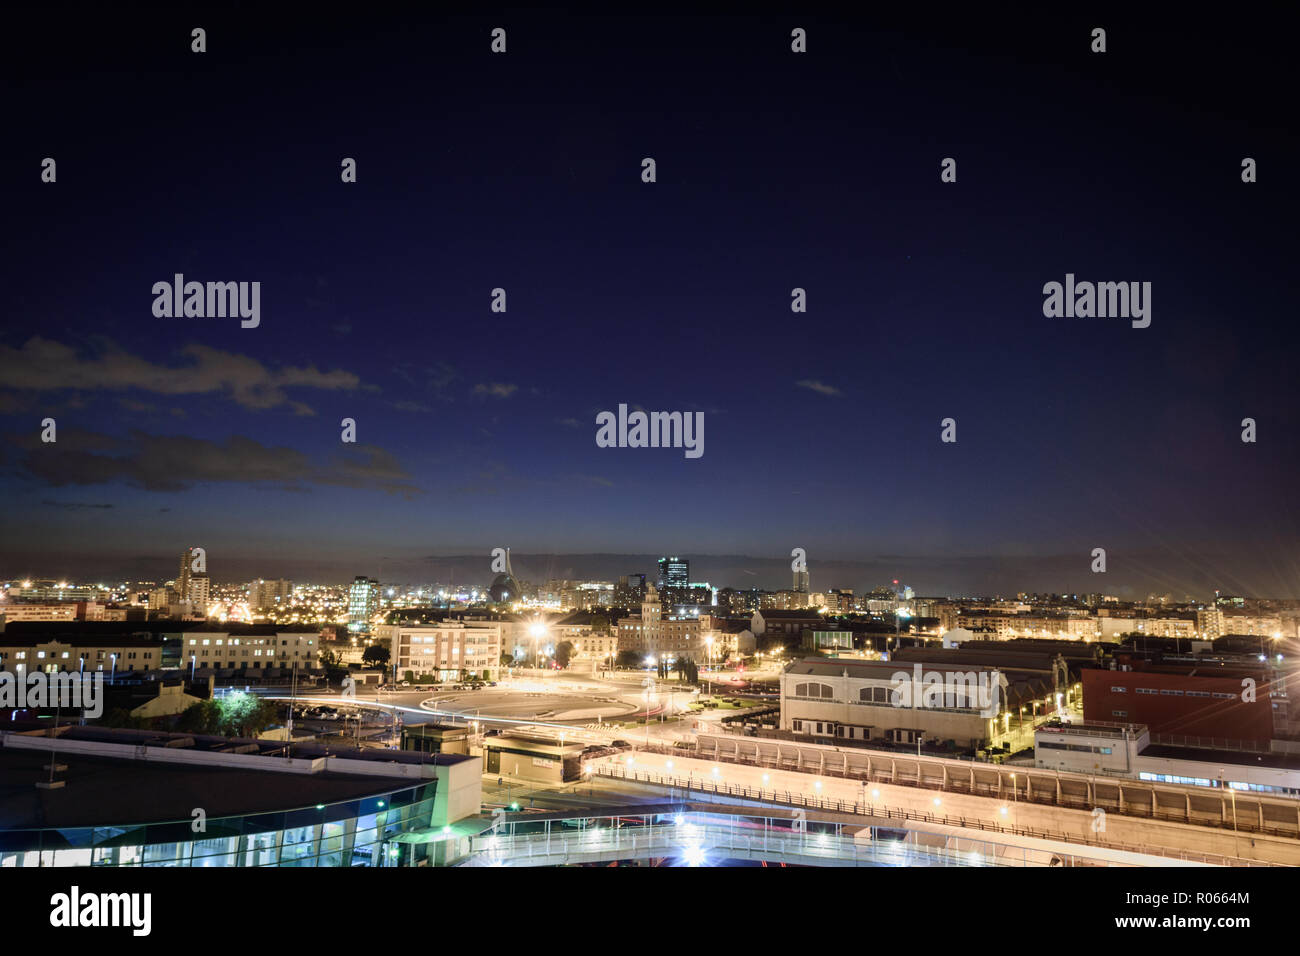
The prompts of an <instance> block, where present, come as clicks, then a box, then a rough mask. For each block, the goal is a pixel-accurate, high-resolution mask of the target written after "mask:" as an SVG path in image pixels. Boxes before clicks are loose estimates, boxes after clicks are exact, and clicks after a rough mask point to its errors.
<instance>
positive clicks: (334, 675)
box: [320, 650, 348, 684]
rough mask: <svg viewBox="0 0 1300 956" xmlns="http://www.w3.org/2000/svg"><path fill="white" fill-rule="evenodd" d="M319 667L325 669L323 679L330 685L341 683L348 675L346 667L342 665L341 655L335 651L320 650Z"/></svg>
mask: <svg viewBox="0 0 1300 956" xmlns="http://www.w3.org/2000/svg"><path fill="white" fill-rule="evenodd" d="M320 665H321V667H323V668H325V679H326V680H327V681H329V682H330V683H331V684H337V683H339V682H341V681H342V680H343V678H344V677H346V676H347V674H348V668H347V665H346V664H344V663H343V655H342V654H339V653H337V652H335V651H327V650H322V651H321V652H320Z"/></svg>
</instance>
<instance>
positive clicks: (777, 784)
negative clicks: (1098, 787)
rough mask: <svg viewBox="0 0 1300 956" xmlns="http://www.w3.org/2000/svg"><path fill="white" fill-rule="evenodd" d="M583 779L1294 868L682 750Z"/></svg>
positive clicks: (1170, 827) (1139, 832) (1298, 858)
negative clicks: (707, 758)
mask: <svg viewBox="0 0 1300 956" xmlns="http://www.w3.org/2000/svg"><path fill="white" fill-rule="evenodd" d="M584 772H585V773H587V774H588V775H589V779H590V777H592V776H594V777H599V778H601V779H606V778H611V779H614V780H621V781H625V782H627V783H629V784H632V785H641V786H649V787H660V788H665V789H667V790H669V792H673V791H674V790H680V791H681V792H682V793H684V794H686V795H688V797H689V798H695V797H697V796H700V797H704V798H705V799H723V800H731V801H733V802H742V803H747V804H762V805H785V806H794V807H800V808H807V809H812V810H828V811H837V812H842V813H849V814H864V815H868V816H874V817H880V818H884V819H896V820H901V821H906V822H907V823H908V824H910V825H923V826H926V827H933V826H936V825H938V826H945V827H955V828H958V829H959V830H961V831H964V832H978V833H1002V834H1006V835H1008V836H1010V837H1012V838H1014V839H1015V840H1017V841H1019V840H1021V839H1043V840H1048V841H1050V842H1052V843H1053V844H1058V845H1060V846H1065V847H1072V848H1073V852H1076V853H1086V852H1092V851H1095V850H1097V849H1105V850H1114V851H1121V852H1134V853H1139V854H1142V855H1146V856H1162V857H1167V858H1170V859H1176V860H1179V861H1182V862H1183V863H1184V864H1186V863H1192V862H1196V863H1205V864H1210V865H1216V866H1258V865H1265V866H1267V865H1296V864H1297V863H1300V842H1297V841H1295V840H1280V839H1275V838H1269V839H1267V840H1266V839H1263V838H1254V839H1251V838H1248V837H1244V836H1241V835H1239V834H1234V833H1233V832H1232V831H1230V830H1229V831H1227V832H1225V831H1223V830H1219V829H1209V828H1205V827H1199V826H1189V825H1186V824H1163V823H1162V824H1153V823H1152V822H1151V821H1149V820H1142V821H1139V820H1125V819H1123V818H1118V819H1117V818H1115V817H1111V816H1108V815H1107V814H1106V813H1105V812H1104V811H1103V810H1100V809H1097V810H1093V811H1085V810H1082V809H1079V810H1074V809H1068V810H1067V809H1062V808H1058V807H1054V806H1042V805H1038V804H1034V803H1029V804H1024V803H1019V802H1017V801H1016V800H1015V798H1014V796H1012V795H1008V796H1006V797H1004V798H1003V799H1001V800H996V799H990V798H989V797H987V796H982V795H970V794H968V793H964V792H953V791H947V792H944V791H939V790H936V789H930V788H918V787H916V786H915V785H910V786H909V785H906V784H903V783H899V784H886V783H875V782H872V781H869V780H867V779H837V778H836V777H835V776H833V775H826V776H822V775H816V774H813V773H811V772H810V771H792V770H777V769H775V768H772V769H767V768H764V767H762V766H757V767H756V766H752V765H750V766H746V765H742V766H736V765H735V764H728V763H726V762H722V761H719V762H717V763H715V762H713V761H703V760H699V759H697V758H696V757H694V756H692V755H691V751H681V750H678V751H676V752H674V753H673V754H672V755H671V756H668V755H661V754H657V753H647V752H645V751H636V752H635V753H633V754H623V755H620V756H618V757H613V758H601V759H598V760H594V761H590V762H588V764H587V765H586V766H585V767H584Z"/></svg>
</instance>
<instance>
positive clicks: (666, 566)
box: [659, 557, 691, 590]
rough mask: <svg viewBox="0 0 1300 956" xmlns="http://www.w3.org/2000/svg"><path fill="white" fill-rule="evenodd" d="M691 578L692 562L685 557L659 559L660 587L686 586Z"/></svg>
mask: <svg viewBox="0 0 1300 956" xmlns="http://www.w3.org/2000/svg"><path fill="white" fill-rule="evenodd" d="M690 580H691V562H690V561H687V560H685V559H684V558H678V557H672V558H660V559H659V589H660V590H663V589H664V588H684V587H687V586H688V584H689V582H690Z"/></svg>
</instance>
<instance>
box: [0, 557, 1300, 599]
mask: <svg viewBox="0 0 1300 956" xmlns="http://www.w3.org/2000/svg"><path fill="white" fill-rule="evenodd" d="M511 557H512V560H514V561H515V562H517V563H519V565H520V566H521V567H522V568H524V569H525V570H523V571H521V572H519V574H518V577H519V578H520V580H521V581H525V582H530V583H531V585H532V586H540V585H541V584H542V583H543V582H547V581H606V582H616V581H617V580H618V579H619V578H620V577H622V576H623V575H625V574H645V576H646V580H647V582H648V583H654V573H655V566H656V565H655V562H656V561H657V559H656V558H654V557H652V555H651V554H649V553H642V554H631V553H629V554H583V555H535V554H526V553H525V554H520V553H516V552H513V551H512V553H511ZM1085 557H1086V560H1085V562H1084V563H1085V567H1084V568H1083V569H1081V570H1080V569H1078V568H1074V567H1072V566H1073V565H1075V564H1077V563H1078V558H1077V556H1075V555H1053V556H1050V557H1048V558H1046V559H1043V558H1038V559H1035V560H1034V561H1033V563H1032V565H1030V567H1031V568H1032V571H1031V572H1030V573H1028V574H1025V573H1024V571H1023V566H1022V564H1021V561H1020V560H1018V559H1015V558H1006V559H1001V560H999V559H990V558H987V557H954V556H949V557H947V558H944V559H941V560H939V561H935V562H933V563H930V562H927V561H926V560H924V559H916V558H903V557H899V556H892V557H882V558H880V559H878V560H876V561H874V562H845V561H826V562H816V561H815V560H810V562H809V566H808V573H809V574H810V576H811V588H810V589H811V591H812V592H814V593H817V592H824V591H828V590H831V589H850V590H855V591H856V592H857V593H859V594H865V593H867V592H868V591H870V590H871V589H872V588H875V587H886V586H891V585H892V583H893V582H894V581H895V580H896V581H897V582H898V583H897V587H898V588H899V589H900V590H901V589H902V588H903V587H909V588H911V589H912V590H913V591H914V592H915V593H916V594H917V595H918V596H924V597H951V598H968V599H976V598H988V597H1002V598H1012V597H1014V596H1015V595H1016V594H1021V593H1025V594H1061V595H1070V594H1077V595H1085V594H1093V593H1099V594H1106V595H1111V596H1114V597H1116V598H1118V599H1119V600H1121V601H1135V602H1141V601H1145V600H1147V599H1148V598H1150V597H1153V596H1154V597H1160V596H1168V597H1169V599H1170V600H1171V601H1175V602H1184V601H1192V602H1203V603H1204V602H1209V601H1212V600H1213V599H1214V597H1215V596H1216V595H1217V594H1234V595H1238V596H1242V597H1246V598H1251V599H1259V600H1300V595H1296V594H1294V593H1292V594H1288V593H1285V592H1283V591H1274V592H1269V591H1260V592H1256V591H1251V590H1249V589H1243V588H1241V587H1240V585H1241V583H1242V582H1241V581H1240V580H1236V581H1233V580H1230V579H1220V578H1217V577H1214V576H1213V575H1211V574H1210V573H1208V572H1196V573H1195V576H1194V577H1193V576H1192V575H1188V576H1185V577H1181V578H1174V577H1172V576H1169V575H1167V574H1164V573H1163V572H1162V569H1161V568H1160V567H1159V566H1158V565H1155V564H1151V563H1150V562H1151V561H1152V560H1153V559H1154V558H1155V557H1158V556H1152V555H1138V556H1136V557H1137V560H1138V568H1139V570H1138V571H1136V572H1131V573H1130V574H1128V575H1122V574H1117V573H1114V572H1111V571H1108V572H1106V573H1096V574H1094V573H1093V572H1091V571H1090V570H1089V569H1088V568H1087V566H1086V565H1087V562H1088V561H1091V558H1090V557H1087V556H1085ZM1118 557H1120V558H1122V559H1125V560H1131V559H1133V557H1134V556H1132V555H1121V556H1118ZM689 558H690V560H691V561H692V562H693V564H692V568H693V571H692V574H691V578H692V580H693V581H700V582H707V583H709V584H711V585H712V586H713V587H716V588H719V589H721V588H732V589H733V590H738V591H740V590H750V589H758V590H762V591H786V590H790V589H791V581H790V559H789V558H779V557H777V558H772V557H759V556H753V555H707V554H693V555H690V556H689ZM223 560H224V559H223ZM491 560H492V559H491V556H490V555H482V556H480V555H466V554H460V555H436V556H424V557H422V558H418V559H411V560H410V561H406V562H401V561H394V560H389V561H386V562H380V565H379V566H380V567H381V568H386V569H387V570H386V571H385V570H381V571H375V570H374V569H373V568H372V569H370V570H366V569H360V570H358V566H357V565H356V564H355V562H346V561H345V562H344V563H342V564H340V565H338V566H337V567H335V568H334V569H333V570H327V569H323V568H322V567H321V566H317V567H315V568H312V567H311V566H310V565H306V566H304V565H303V564H301V563H300V564H297V565H293V564H292V563H290V562H288V561H284V562H276V561H271V560H268V559H266V558H244V557H240V558H236V559H233V560H231V561H229V562H228V563H227V570H226V571H224V572H221V571H220V570H218V572H216V573H215V574H214V575H213V580H214V582H215V583H217V584H221V585H223V586H224V585H227V584H243V583H247V582H248V581H250V580H258V579H265V580H273V579H276V578H287V579H290V580H293V581H295V582H303V583H312V584H314V585H319V586H338V587H346V586H347V585H348V584H349V583H350V582H351V581H352V579H353V578H354V577H355V576H357V575H363V576H374V577H377V578H378V580H379V581H380V583H381V584H382V585H383V586H384V587H389V586H393V587H408V586H409V587H413V588H414V587H421V586H428V585H431V584H435V585H440V586H449V587H453V586H464V587H466V588H474V587H477V588H479V589H480V590H485V589H486V588H487V586H488V584H489V583H490V582H491V580H492V578H493V577H494V576H495V572H492V571H491V570H490V562H491ZM1108 560H1114V559H1113V558H1110V559H1108ZM161 563H168V559H161V558H159V559H155V558H136V559H130V560H126V561H123V562H122V563H120V564H119V565H117V566H118V567H127V568H134V569H136V570H135V571H132V572H130V573H123V574H107V573H104V568H102V567H100V568H99V569H97V571H96V569H94V568H91V569H88V570H87V571H86V572H82V573H58V574H44V573H40V572H39V571H32V570H28V571H25V572H23V573H20V574H9V573H3V574H0V580H8V581H21V580H25V579H29V580H53V581H61V580H68V581H70V582H74V583H86V582H91V581H94V582H98V583H106V584H116V583H122V582H127V583H129V582H132V581H156V582H162V581H166V580H171V579H172V578H174V577H175V574H174V573H154V574H150V573H148V570H149V569H150V568H157V567H159V565H160V564H161ZM169 563H170V564H174V558H172V559H170V562H169ZM220 567H221V565H220V564H218V569H220ZM268 567H270V568H272V570H270V571H266V570H264V569H266V568H268ZM403 568H405V569H407V570H401V569H403ZM421 568H424V569H427V571H426V573H423V574H421V573H419V571H420V569H421ZM643 568H644V569H645V570H644V571H643V570H642V569H643ZM250 569H262V570H260V571H259V570H250ZM277 569H278V570H277ZM695 569H698V573H696V570H695ZM6 570H8V569H6ZM1126 577H1127V581H1126ZM957 580H967V581H972V582H975V583H974V584H972V585H971V586H968V587H955V586H948V585H945V584H944V583H943V582H944V581H957ZM1135 580H1136V581H1145V582H1146V584H1147V586H1145V587H1141V586H1137V585H1136V584H1134V583H1131V582H1133V581H1135ZM934 582H938V583H934ZM980 582H984V583H983V584H982V585H981V584H980ZM1035 582H1037V583H1035ZM1052 582H1057V583H1052ZM1059 582H1071V583H1072V584H1073V586H1067V585H1064V584H1061V583H1059ZM1189 582H1197V583H1195V584H1192V583H1189Z"/></svg>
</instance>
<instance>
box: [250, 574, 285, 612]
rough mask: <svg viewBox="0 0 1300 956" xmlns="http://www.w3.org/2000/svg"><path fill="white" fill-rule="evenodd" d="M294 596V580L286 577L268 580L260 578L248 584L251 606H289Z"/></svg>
mask: <svg viewBox="0 0 1300 956" xmlns="http://www.w3.org/2000/svg"><path fill="white" fill-rule="evenodd" d="M292 596H293V582H292V581H289V580H286V579H285V578H277V579H275V580H274V581H267V580H266V579H265V578H258V579H257V580H256V581H253V582H251V583H250V584H249V585H248V606H249V607H250V608H268V607H288V605H289V604H290V598H291V597H292Z"/></svg>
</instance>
